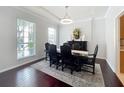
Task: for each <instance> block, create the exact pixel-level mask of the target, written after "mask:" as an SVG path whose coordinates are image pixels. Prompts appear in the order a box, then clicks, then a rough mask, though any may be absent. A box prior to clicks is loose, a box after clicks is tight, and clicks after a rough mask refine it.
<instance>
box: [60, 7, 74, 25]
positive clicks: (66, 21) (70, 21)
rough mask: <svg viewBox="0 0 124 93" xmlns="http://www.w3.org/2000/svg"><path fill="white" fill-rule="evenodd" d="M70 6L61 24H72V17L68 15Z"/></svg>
mask: <svg viewBox="0 0 124 93" xmlns="http://www.w3.org/2000/svg"><path fill="white" fill-rule="evenodd" d="M67 9H68V6H65V10H66V11H65V16H64V17H63V18H62V19H61V20H60V23H61V24H71V23H72V22H73V21H72V20H71V18H70V16H69V15H68V11H67Z"/></svg>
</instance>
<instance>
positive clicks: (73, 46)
mask: <svg viewBox="0 0 124 93" xmlns="http://www.w3.org/2000/svg"><path fill="white" fill-rule="evenodd" d="M72 49H73V50H81V46H80V44H79V43H73V44H72Z"/></svg>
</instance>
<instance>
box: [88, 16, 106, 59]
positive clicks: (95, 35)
mask: <svg viewBox="0 0 124 93" xmlns="http://www.w3.org/2000/svg"><path fill="white" fill-rule="evenodd" d="M96 44H98V47H99V49H98V55H97V57H98V58H102V59H105V58H106V42H105V19H104V18H95V19H94V20H93V30H92V40H91V41H90V42H89V50H92V51H94V47H95V46H96Z"/></svg>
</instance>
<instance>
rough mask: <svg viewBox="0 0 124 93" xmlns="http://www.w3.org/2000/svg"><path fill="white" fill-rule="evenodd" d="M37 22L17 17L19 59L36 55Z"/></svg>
mask: <svg viewBox="0 0 124 93" xmlns="http://www.w3.org/2000/svg"><path fill="white" fill-rule="evenodd" d="M35 27H36V25H35V23H33V22H29V21H26V20H23V19H17V59H21V58H25V57H29V56H33V55H35V54H36V53H35V50H36V49H35V47H36V44H35V42H36V41H35Z"/></svg>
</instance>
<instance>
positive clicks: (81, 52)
mask: <svg viewBox="0 0 124 93" xmlns="http://www.w3.org/2000/svg"><path fill="white" fill-rule="evenodd" d="M57 52H59V53H60V48H57ZM71 53H72V55H77V56H88V51H83V50H73V49H72V50H71Z"/></svg>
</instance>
